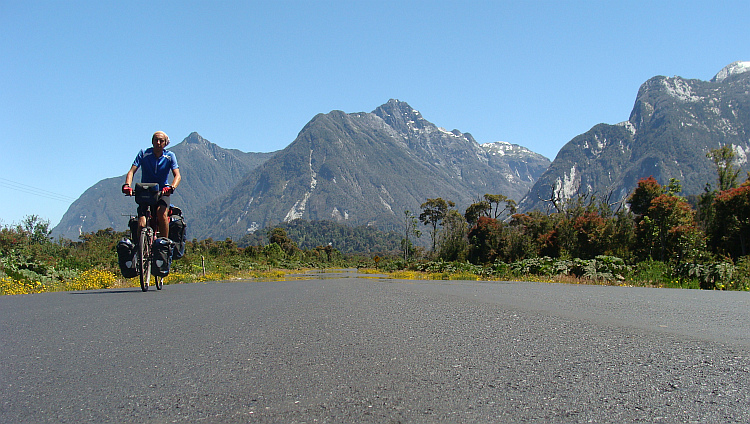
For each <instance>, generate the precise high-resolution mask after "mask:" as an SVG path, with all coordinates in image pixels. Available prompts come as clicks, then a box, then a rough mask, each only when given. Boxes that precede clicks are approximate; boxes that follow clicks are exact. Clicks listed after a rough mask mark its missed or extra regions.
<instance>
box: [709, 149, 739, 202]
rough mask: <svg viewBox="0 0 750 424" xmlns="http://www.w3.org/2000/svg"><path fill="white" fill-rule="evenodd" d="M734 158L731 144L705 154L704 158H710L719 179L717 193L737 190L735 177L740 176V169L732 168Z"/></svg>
mask: <svg viewBox="0 0 750 424" xmlns="http://www.w3.org/2000/svg"><path fill="white" fill-rule="evenodd" d="M735 156H736V155H735V153H734V149H733V148H732V145H731V144H730V145H724V146H721V147H719V148H718V149H713V150H711V151H709V152H708V153H706V157H708V158H711V159H712V160H713V161H714V164H715V165H716V172H717V173H718V177H719V191H725V190H729V189H731V188H737V177H738V176H739V175H740V169H739V168H737V167H735V166H734V158H735Z"/></svg>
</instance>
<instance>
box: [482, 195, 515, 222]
mask: <svg viewBox="0 0 750 424" xmlns="http://www.w3.org/2000/svg"><path fill="white" fill-rule="evenodd" d="M484 200H486V201H487V202H488V203H489V204H490V209H491V210H492V218H495V219H500V216H501V215H503V214H504V213H505V212H508V213H509V214H510V215H513V214H514V213H516V201H515V200H513V199H509V198H507V197H506V196H503V195H502V194H485V195H484ZM503 203H504V204H505V205H504V206H502V208H501V206H500V205H501V204H503Z"/></svg>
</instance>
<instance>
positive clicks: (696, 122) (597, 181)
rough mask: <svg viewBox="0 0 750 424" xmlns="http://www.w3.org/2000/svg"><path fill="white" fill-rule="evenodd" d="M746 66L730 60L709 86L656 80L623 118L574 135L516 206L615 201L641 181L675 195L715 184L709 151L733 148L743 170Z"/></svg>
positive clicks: (747, 128)
mask: <svg viewBox="0 0 750 424" xmlns="http://www.w3.org/2000/svg"><path fill="white" fill-rule="evenodd" d="M748 71H750V62H735V63H732V64H731V65H729V66H727V67H726V68H724V69H722V70H721V71H720V72H719V73H718V74H717V75H716V76H715V77H714V78H712V79H711V81H700V80H688V79H684V78H681V77H672V78H668V77H663V76H657V77H653V78H651V79H650V80H648V81H646V82H645V83H644V84H643V85H642V86H641V88H640V90H639V91H638V95H637V97H636V101H635V106H634V107H633V110H632V112H631V114H630V118H629V119H628V120H627V121H625V122H623V123H620V124H617V125H607V124H599V125H596V126H594V127H593V128H592V129H591V130H589V131H588V132H586V133H584V134H581V135H579V136H577V137H575V138H574V139H573V140H571V141H570V142H568V143H567V144H566V145H565V146H564V147H563V148H562V149H561V150H560V152H559V153H558V155H557V157H556V158H555V160H554V161H553V162H552V164H551V165H550V167H549V169H548V170H547V171H546V172H545V173H544V174H543V175H542V176H541V177H540V178H539V180H538V181H537V182H536V183H535V184H534V186H533V188H532V189H531V191H530V192H529V194H528V195H527V196H526V197H525V198H524V199H523V201H522V202H521V204H520V205H519V206H520V209H521V210H525V211H528V210H532V209H540V210H546V209H549V208H550V207H551V202H550V200H551V199H566V198H570V197H571V196H573V195H575V194H577V193H586V194H596V195H599V196H608V197H609V198H610V201H611V202H614V201H617V200H621V199H623V198H625V197H627V195H628V194H629V193H630V192H631V191H632V190H633V189H634V188H635V186H636V184H637V182H638V180H639V179H641V178H646V177H649V176H653V177H654V178H656V179H657V180H658V181H659V182H660V183H661V184H667V183H668V182H669V179H670V178H676V179H678V180H680V182H681V183H682V189H683V192H682V193H683V195H689V194H699V193H701V192H702V191H703V189H704V187H705V185H706V183H710V184H712V185H714V186H715V185H716V178H717V177H716V171H715V169H714V165H713V162H712V161H711V160H710V159H708V158H707V157H706V153H708V152H709V150H712V149H716V148H718V147H720V146H722V145H733V146H734V150H735V152H736V154H737V164H736V165H739V166H740V167H742V168H743V169H745V170H747V168H748V164H747V156H748V153H750V72H748Z"/></svg>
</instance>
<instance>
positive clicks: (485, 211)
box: [464, 200, 492, 227]
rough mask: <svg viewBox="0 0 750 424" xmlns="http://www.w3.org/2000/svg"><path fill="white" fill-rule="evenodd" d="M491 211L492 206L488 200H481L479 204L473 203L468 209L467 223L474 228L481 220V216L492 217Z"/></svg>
mask: <svg viewBox="0 0 750 424" xmlns="http://www.w3.org/2000/svg"><path fill="white" fill-rule="evenodd" d="M491 210H492V206H491V205H490V202H488V201H486V200H480V201H478V202H475V203H472V204H471V205H469V207H468V208H466V212H465V213H464V218H465V219H466V222H468V223H469V225H471V226H472V227H473V226H474V225H475V224H476V223H477V220H479V217H480V216H487V217H488V216H490V211H491Z"/></svg>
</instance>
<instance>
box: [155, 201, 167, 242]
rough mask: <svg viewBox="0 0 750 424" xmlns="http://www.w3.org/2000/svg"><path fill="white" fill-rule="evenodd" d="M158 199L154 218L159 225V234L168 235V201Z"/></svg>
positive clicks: (161, 235)
mask: <svg viewBox="0 0 750 424" xmlns="http://www.w3.org/2000/svg"><path fill="white" fill-rule="evenodd" d="M163 200H164V199H162V200H160V201H159V203H158V204H157V208H156V219H157V222H158V225H159V236H160V237H169V203H167V202H165V201H163Z"/></svg>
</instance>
